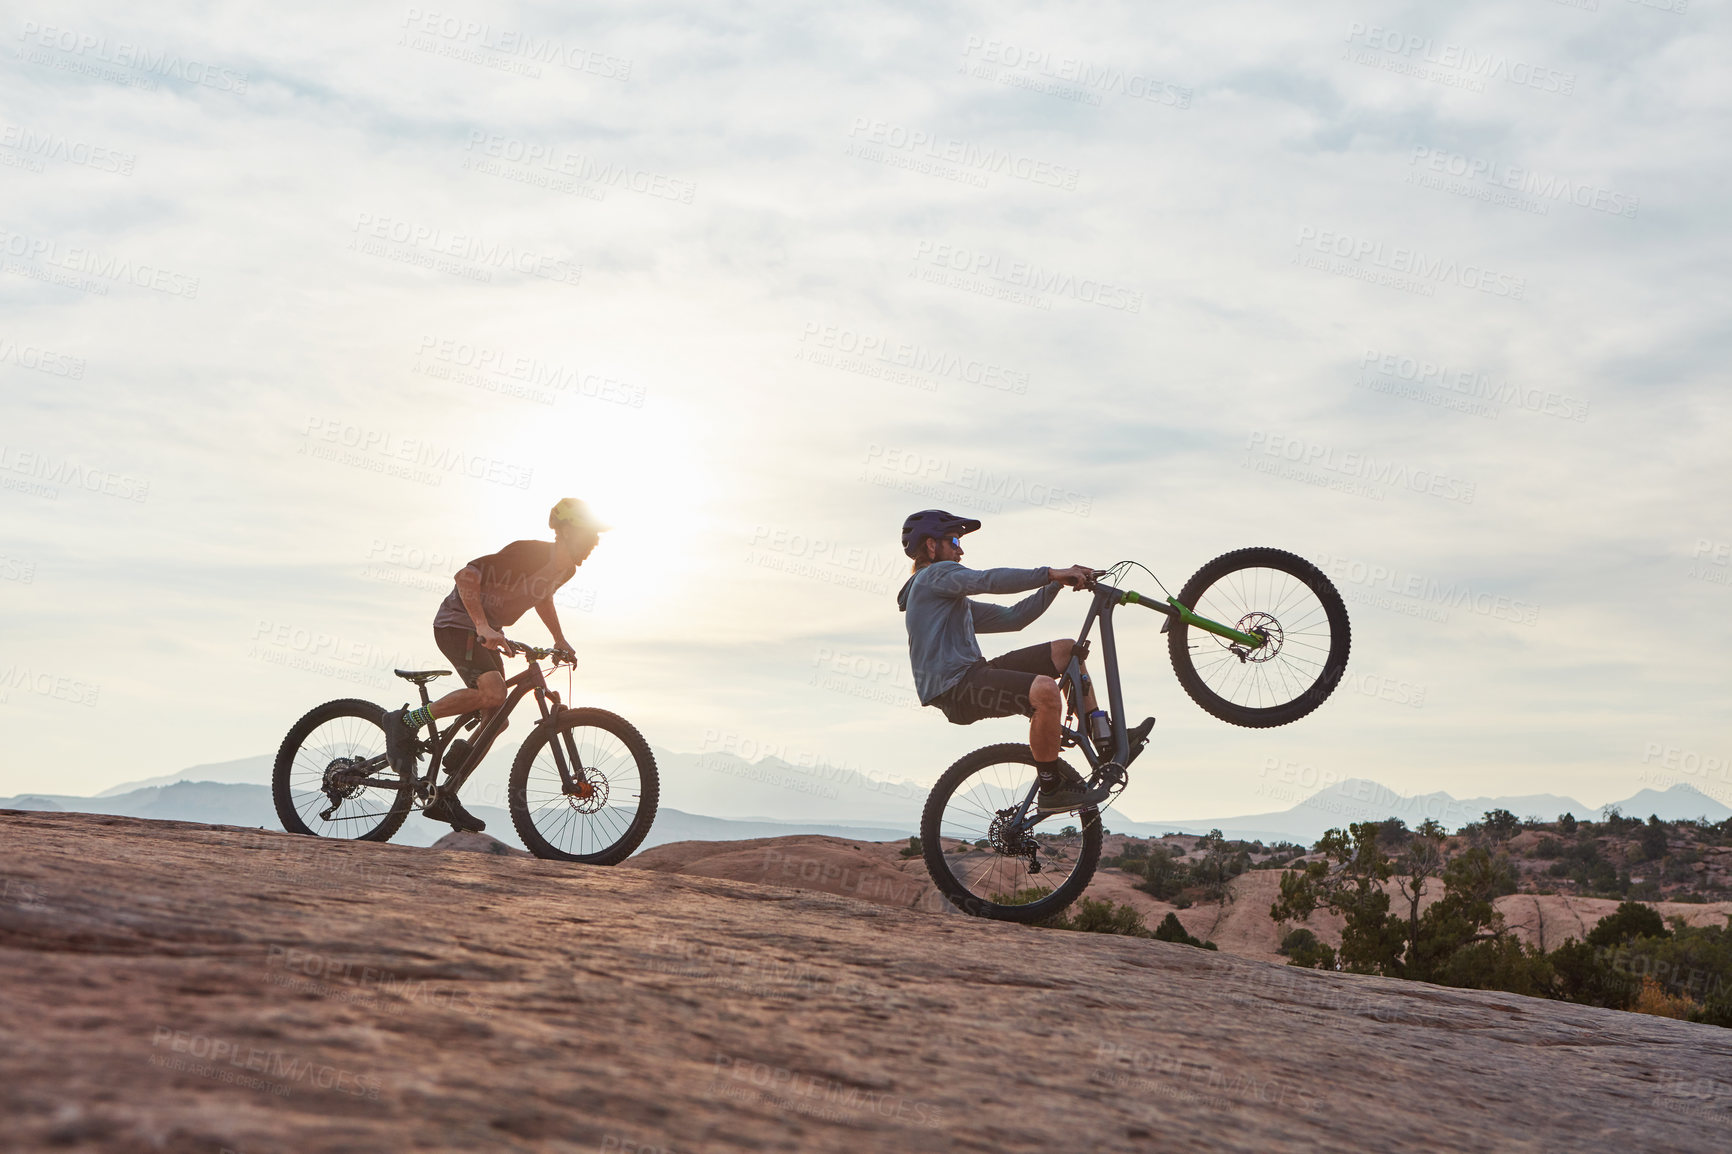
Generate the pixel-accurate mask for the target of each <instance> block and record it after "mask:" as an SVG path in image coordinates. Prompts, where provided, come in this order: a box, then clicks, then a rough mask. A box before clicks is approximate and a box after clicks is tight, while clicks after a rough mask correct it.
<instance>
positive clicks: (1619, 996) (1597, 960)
mask: <svg viewBox="0 0 1732 1154" xmlns="http://www.w3.org/2000/svg"><path fill="white" fill-rule="evenodd" d="M1548 960H1549V961H1550V962H1551V964H1552V990H1551V996H1552V997H1553V998H1556V999H1558V1000H1559V1001H1565V1002H1576V1003H1579V1004H1580V1005H1584V1006H1604V1007H1606V1008H1607V1009H1609V1010H1627V1009H1629V1008H1630V1007H1631V1006H1632V1005H1634V1004H1635V1001H1636V994H1637V992H1638V991H1639V990H1640V989H1641V983H1640V982H1638V981H1637V980H1636V978H1634V977H1633V976H1631V975H1630V974H1628V973H1625V972H1624V971H1623V970H1620V969H1618V968H1617V967H1615V966H1614V965H1612V963H1611V958H1610V951H1608V950H1605V949H1600V948H1598V947H1595V946H1590V945H1589V944H1588V943H1586V942H1578V941H1576V940H1575V939H1574V938H1570V939H1568V940H1566V941H1565V942H1564V944H1563V945H1561V946H1559V947H1558V948H1557V949H1555V950H1553V951H1552V952H1551V954H1550V955H1549V959H1548Z"/></svg>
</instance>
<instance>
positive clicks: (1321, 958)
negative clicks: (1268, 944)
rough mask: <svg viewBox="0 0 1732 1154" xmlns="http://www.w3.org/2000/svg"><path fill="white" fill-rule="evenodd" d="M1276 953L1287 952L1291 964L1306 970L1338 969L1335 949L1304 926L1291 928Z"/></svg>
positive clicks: (1288, 962)
mask: <svg viewBox="0 0 1732 1154" xmlns="http://www.w3.org/2000/svg"><path fill="white" fill-rule="evenodd" d="M1276 953H1280V954H1286V955H1287V958H1288V961H1287V964H1288V965H1290V966H1298V967H1299V968H1300V969H1305V970H1333V969H1336V968H1337V966H1336V962H1335V949H1334V947H1333V946H1328V945H1325V944H1324V943H1323V942H1322V941H1320V940H1318V937H1317V935H1316V934H1314V933H1312V932H1311V931H1310V930H1308V929H1306V928H1305V927H1303V926H1300V927H1299V928H1298V929H1295V930H1289V931H1288V932H1287V936H1286V937H1284V938H1282V939H1281V948H1280V949H1279V950H1277V951H1276Z"/></svg>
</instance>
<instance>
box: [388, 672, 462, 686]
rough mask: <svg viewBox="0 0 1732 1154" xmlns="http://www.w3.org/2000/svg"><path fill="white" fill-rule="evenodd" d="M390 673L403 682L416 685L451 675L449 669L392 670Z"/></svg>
mask: <svg viewBox="0 0 1732 1154" xmlns="http://www.w3.org/2000/svg"><path fill="white" fill-rule="evenodd" d="M391 672H392V673H395V674H396V675H397V676H398V677H401V678H402V679H403V680H405V681H413V682H414V683H415V684H416V685H426V684H427V683H428V682H429V681H432V680H433V679H434V678H435V677H449V676H450V675H451V671H450V670H449V669H393V670H391Z"/></svg>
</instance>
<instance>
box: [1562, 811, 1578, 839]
mask: <svg viewBox="0 0 1732 1154" xmlns="http://www.w3.org/2000/svg"><path fill="white" fill-rule="evenodd" d="M1558 832H1559V833H1562V834H1570V835H1574V834H1575V832H1576V815H1575V814H1573V813H1560V814H1558Z"/></svg>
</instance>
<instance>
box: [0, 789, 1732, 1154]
mask: <svg viewBox="0 0 1732 1154" xmlns="http://www.w3.org/2000/svg"><path fill="white" fill-rule="evenodd" d="M898 872H901V871H898ZM1729 1069H1732V1031H1725V1030H1720V1029H1716V1028H1713V1027H1708V1026H1698V1025H1691V1024H1688V1023H1684V1022H1677V1021H1671V1020H1668V1019H1663V1018H1655V1017H1649V1016H1644V1015H1638V1014H1624V1013H1617V1012H1615V1011H1610V1010H1598V1009H1592V1008H1587V1007H1581V1006H1570V1005H1562V1004H1557V1003H1551V1002H1542V1001H1535V1000H1532V999H1527V998H1521V997H1517V996H1514V995H1510V994H1498V993H1483V992H1475V991H1467V990H1451V989H1444V988H1440V987H1435V986H1427V985H1420V984H1416V983H1403V982H1398V981H1394V980H1386V979H1377V978H1362V977H1353V976H1348V975H1339V974H1323V973H1316V972H1308V971H1307V972H1301V971H1297V970H1293V969H1289V968H1284V967H1279V966H1272V965H1268V964H1265V963H1261V962H1257V961H1252V960H1248V959H1244V958H1238V957H1233V956H1230V955H1227V954H1220V953H1210V952H1205V951H1202V950H1195V949H1191V948H1188V947H1185V946H1178V945H1169V944H1167V943H1163V942H1155V941H1149V940H1141V939H1127V938H1115V937H1109V936H1104V935H1094V934H1071V933H1059V932H1054V931H1042V930H1033V929H1027V928H1024V927H1019V926H1013V925H1006V924H1000V923H991V922H985V921H979V920H974V919H969V918H964V917H961V916H959V915H941V914H931V913H925V912H922V911H919V910H916V909H902V908H892V907H891V906H888V905H884V904H872V903H870V902H866V901H861V900H857V899H855V898H853V897H848V896H834V895H831V894H827V893H813V892H803V891H800V890H796V889H789V888H785V887H780V886H767V885H759V884H754V883H749V882H741V881H732V880H727V879H723V878H709V877H693V876H680V875H677V874H669V873H664V872H658V871H656V870H653V869H604V868H593V867H581V866H570V865H565V864H561V863H555V862H544V861H539V860H536V859H533V858H519V857H501V856H493V855H490V854H481V853H468V854H453V853H432V852H429V851H427V850H422V849H415V848H411V847H405V846H394V845H374V844H370V843H348V842H332V841H324V840H317V839H313V838H300V837H291V836H288V835H284V834H268V833H263V832H260V831H256V830H242V829H234V828H223V827H210V826H195V825H190V824H185V823H177V822H150V821H143V820H137V819H130V818H115V817H102V816H96V815H85V814H60V813H23V812H17V811H5V812H0V1116H3V1117H4V1118H5V1127H4V1130H3V1131H0V1133H3V1135H4V1137H3V1138H0V1141H3V1142H5V1143H7V1144H11V1146H12V1147H14V1148H18V1149H27V1150H35V1149H42V1148H49V1147H53V1148H58V1149H67V1150H75V1151H77V1150H91V1151H94V1150H101V1151H127V1152H130V1151H146V1150H166V1151H174V1152H180V1151H207V1152H209V1154H219V1152H220V1151H221V1150H223V1149H228V1150H232V1151H236V1152H238V1154H287V1152H290V1151H337V1150H341V1151H405V1150H414V1149H427V1150H478V1151H481V1150H484V1151H538V1152H540V1151H546V1152H550V1154H551V1152H556V1151H557V1152H561V1154H566V1152H575V1151H621V1152H624V1151H630V1150H634V1149H636V1150H642V1149H646V1148H647V1149H649V1150H668V1151H679V1152H681V1154H691V1152H703V1151H726V1152H734V1151H766V1150H775V1151H802V1152H803V1151H846V1152H848V1154H855V1152H860V1151H898V1152H904V1151H906V1152H913V1154H924V1152H934V1154H936V1152H939V1151H943V1152H945V1154H951V1152H956V1151H969V1152H981V1154H987V1152H992V1154H997V1152H1003V1151H1025V1150H1027V1151H1043V1152H1060V1154H1072V1152H1075V1151H1120V1150H1124V1151H1132V1150H1135V1151H1147V1150H1211V1151H1244V1152H1247V1154H1248V1152H1253V1151H1254V1152H1258V1154H1262V1152H1266V1151H1277V1150H1295V1151H1300V1150H1303V1151H1310V1150H1354V1151H1360V1150H1366V1151H1403V1150H1413V1151H1428V1152H1430V1151H1456V1150H1462V1151H1466V1150H1474V1151H1482V1150H1532V1151H1550V1150H1588V1149H1616V1150H1627V1151H1642V1150H1654V1151H1662V1150H1663V1151H1704V1152H1708V1151H1713V1152H1719V1151H1723V1150H1724V1149H1725V1148H1726V1140H1725V1135H1726V1132H1727V1124H1728V1121H1729V1120H1732V1084H1729V1083H1732V1079H1729V1077H1728V1074H1727V1071H1728V1070H1729Z"/></svg>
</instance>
